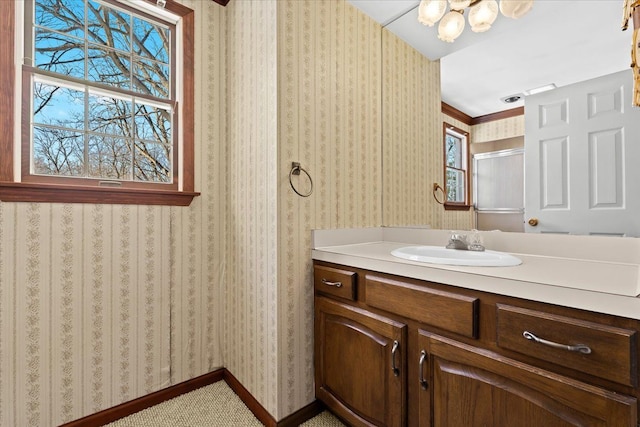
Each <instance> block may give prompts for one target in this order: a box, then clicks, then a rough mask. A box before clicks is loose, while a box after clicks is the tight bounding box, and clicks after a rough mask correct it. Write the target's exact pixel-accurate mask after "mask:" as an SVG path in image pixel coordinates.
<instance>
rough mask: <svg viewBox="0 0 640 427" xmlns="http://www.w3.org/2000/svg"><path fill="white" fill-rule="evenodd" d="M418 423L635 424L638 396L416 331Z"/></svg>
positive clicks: (530, 426)
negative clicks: (420, 381)
mask: <svg viewBox="0 0 640 427" xmlns="http://www.w3.org/2000/svg"><path fill="white" fill-rule="evenodd" d="M419 348H420V349H421V350H425V352H426V355H427V356H426V358H425V362H424V365H423V369H424V371H425V372H428V380H427V381H428V382H427V384H426V385H427V388H426V390H424V389H421V390H420V398H419V404H420V425H421V426H430V425H433V426H437V427H447V426H518V427H535V426H545V427H556V426H557V427H560V426H563V427H564V426H615V427H622V426H628V427H636V425H637V422H638V421H637V404H636V399H635V398H633V397H629V396H624V395H620V394H616V393H614V392H611V391H608V390H604V389H601V388H598V387H594V386H591V385H588V384H585V383H582V382H579V381H576V380H573V379H570V378H567V377H563V376H561V375H557V374H554V373H551V372H547V371H544V370H542V369H538V368H535V367H532V366H529V365H526V364H524V363H520V362H518V361H515V360H513V359H509V358H506V357H503V356H501V355H499V354H497V353H494V352H491V351H488V350H483V349H480V348H476V347H473V346H469V345H466V344H463V343H460V342H457V341H454V340H451V339H448V338H444V337H441V336H438V335H433V334H429V333H427V332H424V331H420V334H419Z"/></svg>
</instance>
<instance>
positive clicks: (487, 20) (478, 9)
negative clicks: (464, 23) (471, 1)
mask: <svg viewBox="0 0 640 427" xmlns="http://www.w3.org/2000/svg"><path fill="white" fill-rule="evenodd" d="M497 17H498V2H497V1H496V0H484V1H482V2H480V3H478V4H476V5H475V6H473V7H472V8H471V10H470V11H469V24H470V25H471V31H473V32H475V33H483V32H485V31H487V30H488V29H489V28H491V24H493V21H495V20H496V18H497Z"/></svg>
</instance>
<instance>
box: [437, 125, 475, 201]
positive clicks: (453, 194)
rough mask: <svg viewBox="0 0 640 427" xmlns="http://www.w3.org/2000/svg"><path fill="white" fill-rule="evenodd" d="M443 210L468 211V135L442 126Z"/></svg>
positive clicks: (449, 126) (459, 130) (454, 128)
mask: <svg viewBox="0 0 640 427" xmlns="http://www.w3.org/2000/svg"><path fill="white" fill-rule="evenodd" d="M443 133H444V174H445V176H444V182H445V196H446V197H445V202H444V207H445V209H450V210H454V209H458V210H468V209H469V207H470V206H469V142H468V135H469V134H468V133H467V132H465V131H463V130H461V129H458V128H456V127H454V126H451V125H449V124H447V123H445V124H444V132H443Z"/></svg>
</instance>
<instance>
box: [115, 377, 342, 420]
mask: <svg viewBox="0 0 640 427" xmlns="http://www.w3.org/2000/svg"><path fill="white" fill-rule="evenodd" d="M107 426H108V427H216V426H224V427H227V426H229V427H235V426H238V427H252V426H257V427H261V426H262V423H261V422H260V421H258V420H257V419H256V417H254V416H253V414H252V413H251V411H249V409H248V408H247V407H246V406H245V404H244V403H243V402H242V400H240V398H239V397H238V396H237V395H236V394H235V393H234V392H233V390H231V389H230V388H229V386H228V385H227V383H225V382H224V381H218V382H217V383H214V384H211V385H208V386H206V387H202V388H199V389H197V390H194V391H192V392H191V393H186V394H183V395H181V396H178V397H176V398H174V399H171V400H167V401H166V402H163V403H161V404H159V405H156V406H152V407H151V408H147V409H145V410H143V411H140V412H137V413H135V414H132V415H130V416H128V417H126V418H122V419H120V420H118V421H115V422H113V423H111V424H107ZM302 426H304V427H344V424H342V423H341V422H340V421H339V420H338V419H337V418H336V417H334V416H333V415H331V413H329V412H327V411H325V412H322V413H321V414H320V415H318V416H316V417H314V418H312V419H311V420H309V421H307V422H306V423H304V424H302Z"/></svg>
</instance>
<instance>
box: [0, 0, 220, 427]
mask: <svg viewBox="0 0 640 427" xmlns="http://www.w3.org/2000/svg"><path fill="white" fill-rule="evenodd" d="M184 3H186V4H187V5H188V6H189V7H191V8H194V9H195V10H196V32H197V38H196V50H197V54H196V67H197V71H196V74H197V76H196V77H197V82H196V87H197V88H198V90H197V91H196V93H197V94H198V99H197V107H196V114H197V117H196V128H197V139H196V141H197V143H196V147H197V153H196V161H197V164H196V176H197V188H198V189H199V190H200V191H201V192H202V196H200V197H199V198H196V199H195V201H194V203H193V204H192V205H191V206H190V207H188V208H169V207H147V206H119V205H72V204H44V203H43V204H32V203H4V202H0V425H2V426H14V425H15V426H53V425H58V424H61V423H63V422H67V421H70V420H73V419H76V418H79V417H82V416H84V415H87V414H90V413H94V412H96V411H99V410H102V409H105V408H107V407H111V406H114V405H117V404H119V403H121V402H124V401H127V400H131V399H134V398H136V397H139V396H142V395H145V394H148V393H150V392H153V391H155V390H158V389H161V388H164V387H167V386H169V385H171V384H173V383H176V382H181V381H184V380H186V379H189V378H191V377H193V376H197V375H200V374H203V373H206V372H209V371H210V370H212V369H213V368H216V367H219V366H222V365H223V359H222V354H221V352H220V350H219V348H220V347H219V343H220V342H221V336H220V319H219V318H218V314H217V313H218V312H219V308H220V301H219V298H220V296H219V294H220V288H219V286H220V285H219V284H220V283H221V281H220V278H221V276H222V273H223V269H224V264H223V262H222V261H221V260H223V259H224V258H223V257H222V256H221V253H222V252H223V250H224V233H223V232H224V230H225V211H224V205H225V203H224V201H223V200H221V198H222V197H224V194H225V185H226V175H225V174H224V173H221V171H222V170H224V169H223V168H224V164H225V162H224V145H223V141H224V139H225V138H224V134H225V132H226V130H225V128H224V126H222V124H221V122H220V120H219V117H220V116H221V115H223V114H224V108H222V107H221V102H220V100H221V99H224V96H223V94H224V83H223V81H222V82H221V81H220V80H215V79H210V78H209V76H212V75H224V72H222V70H223V69H224V65H225V64H224V60H223V59H221V58H223V57H224V45H223V44H221V41H223V40H224V38H223V37H221V36H222V35H223V34H224V20H223V19H222V18H223V15H222V14H221V13H222V12H221V11H222V8H221V7H219V6H217V5H215V3H213V2H202V1H197V0H193V1H185V2H184ZM205 28H206V31H203V29H205ZM205 79H206V80H205ZM205 82H206V83H205Z"/></svg>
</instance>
